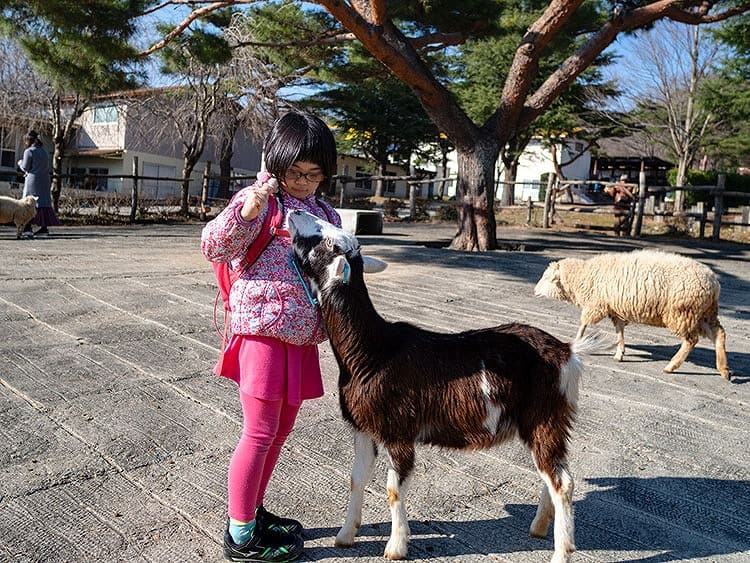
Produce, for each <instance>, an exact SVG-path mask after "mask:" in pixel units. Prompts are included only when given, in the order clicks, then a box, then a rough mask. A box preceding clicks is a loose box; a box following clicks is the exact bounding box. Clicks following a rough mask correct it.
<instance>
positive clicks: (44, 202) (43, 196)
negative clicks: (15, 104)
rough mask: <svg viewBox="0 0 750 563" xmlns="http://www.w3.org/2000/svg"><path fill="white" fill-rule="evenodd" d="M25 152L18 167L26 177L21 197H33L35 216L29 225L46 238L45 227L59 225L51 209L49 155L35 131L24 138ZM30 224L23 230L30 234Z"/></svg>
mask: <svg viewBox="0 0 750 563" xmlns="http://www.w3.org/2000/svg"><path fill="white" fill-rule="evenodd" d="M24 143H25V145H26V150H24V151H23V159H22V160H20V161H19V163H18V165H19V166H20V167H21V170H23V172H24V173H25V175H26V179H25V181H24V183H23V197H26V196H28V195H35V196H36V197H37V198H38V199H37V200H36V216H35V217H34V218H33V219H32V220H31V223H33V224H35V225H39V227H40V229H39V230H38V231H37V232H36V233H34V234H35V235H40V236H47V235H49V231H48V230H47V227H49V226H54V225H59V224H60V222H59V221H58V220H57V215H55V210H54V209H53V208H52V190H51V188H52V186H51V182H50V175H49V155H48V154H47V151H45V150H44V148H43V147H42V141H41V140H40V139H39V134H38V133H37V132H36V131H29V133H28V134H27V135H26V137H25V138H24ZM31 223H29V224H28V225H26V229H24V230H25V231H26V232H27V233H28V234H31Z"/></svg>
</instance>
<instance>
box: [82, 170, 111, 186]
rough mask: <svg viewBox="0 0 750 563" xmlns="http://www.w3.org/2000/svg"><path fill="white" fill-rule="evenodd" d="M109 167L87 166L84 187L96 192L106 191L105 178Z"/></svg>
mask: <svg viewBox="0 0 750 563" xmlns="http://www.w3.org/2000/svg"><path fill="white" fill-rule="evenodd" d="M108 174H109V168H89V175H88V177H87V179H86V186H85V187H86V188H88V189H92V190H96V191H97V192H106V191H107V178H106V176H107V175H108Z"/></svg>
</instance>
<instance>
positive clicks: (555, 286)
mask: <svg viewBox="0 0 750 563" xmlns="http://www.w3.org/2000/svg"><path fill="white" fill-rule="evenodd" d="M534 295H536V296H541V295H543V296H545V297H551V298H552V299H557V300H559V301H565V291H564V289H563V286H562V280H561V279H560V263H559V262H550V264H549V266H547V269H546V270H544V273H543V274H542V277H541V278H540V279H539V281H538V282H537V284H536V286H535V287H534Z"/></svg>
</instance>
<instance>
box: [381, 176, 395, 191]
mask: <svg viewBox="0 0 750 563" xmlns="http://www.w3.org/2000/svg"><path fill="white" fill-rule="evenodd" d="M395 175H396V173H395V172H386V173H385V176H395ZM383 191H384V192H385V193H387V194H395V193H396V180H386V181H385V189H384V190H383Z"/></svg>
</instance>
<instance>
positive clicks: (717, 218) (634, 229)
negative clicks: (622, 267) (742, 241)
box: [542, 172, 750, 241]
mask: <svg viewBox="0 0 750 563" xmlns="http://www.w3.org/2000/svg"><path fill="white" fill-rule="evenodd" d="M725 183H726V175H724V174H719V176H718V180H717V183H716V185H715V186H647V185H646V178H645V174H644V173H643V172H641V173H640V176H639V182H638V184H632V183H631V184H627V183H626V184H625V186H626V187H629V188H631V191H632V192H633V195H634V198H633V199H632V204H631V211H630V213H631V216H632V224H631V229H630V235H631V236H633V237H640V236H641V231H642V228H643V218H644V217H646V216H650V217H665V216H673V217H688V218H692V219H694V220H696V221H697V222H698V224H699V237H700V238H704V237H705V234H706V233H705V231H706V225H707V224H709V223H711V225H712V229H711V238H712V240H716V241H718V240H719V238H720V232H721V227H722V225H732V226H741V227H742V228H743V229H748V228H750V206H748V205H744V206H742V207H741V209H740V217H741V218H740V221H729V220H727V219H726V217H725V215H726V213H727V206H726V205H725V200H726V198H730V197H731V198H735V199H744V200H748V201H749V202H750V193H746V192H736V191H727V190H726V189H725ZM592 184H598V185H599V186H602V187H607V186H611V185H614V184H616V182H602V181H591V180H587V181H582V180H574V181H564V182H557V181H556V179H555V178H554V175H551V176H550V179H549V183H548V186H547V192H546V194H545V203H544V213H543V225H542V226H543V228H549V225H550V222H551V218H552V216H553V215H554V213H555V202H556V201H557V197H556V195H559V194H561V193H564V192H566V191H569V190H571V189H572V187H573V186H587V185H592ZM678 191H693V192H708V193H710V194H712V195H713V196H714V201H713V209H712V210H711V211H709V210H708V209H707V206H706V205H705V203H703V202H699V203H697V204H696V205H694V206H693V207H692V208H691V209H689V210H685V211H677V212H675V211H668V210H666V209H665V208H664V207H663V206H662V207H660V208H657V206H656V196H657V195H662V194H666V193H669V192H678ZM578 207H587V205H586V204H579V205H578ZM588 207H603V208H607V209H609V208H611V207H612V205H611V204H599V205H597V204H593V205H588Z"/></svg>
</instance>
